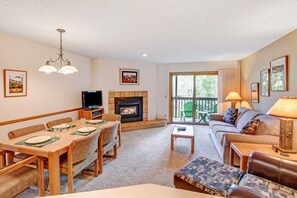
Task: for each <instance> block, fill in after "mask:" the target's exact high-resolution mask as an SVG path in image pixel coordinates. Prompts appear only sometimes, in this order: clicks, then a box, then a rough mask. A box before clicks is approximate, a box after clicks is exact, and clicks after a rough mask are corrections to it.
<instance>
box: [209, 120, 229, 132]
mask: <svg viewBox="0 0 297 198" xmlns="http://www.w3.org/2000/svg"><path fill="white" fill-rule="evenodd" d="M215 126H227V127H228V126H229V127H234V125H233V124H229V123H227V122H223V121H214V120H211V121H210V122H209V128H210V129H211V130H213V128H214V127H215Z"/></svg>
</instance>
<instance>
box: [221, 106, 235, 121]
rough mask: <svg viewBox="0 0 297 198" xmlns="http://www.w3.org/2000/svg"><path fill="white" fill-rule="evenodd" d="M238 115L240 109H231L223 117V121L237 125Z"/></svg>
mask: <svg viewBox="0 0 297 198" xmlns="http://www.w3.org/2000/svg"><path fill="white" fill-rule="evenodd" d="M237 114H238V109H236V108H229V109H228V110H227V111H226V113H225V115H224V117H223V121H224V122H227V123H229V124H235V121H236V119H237Z"/></svg>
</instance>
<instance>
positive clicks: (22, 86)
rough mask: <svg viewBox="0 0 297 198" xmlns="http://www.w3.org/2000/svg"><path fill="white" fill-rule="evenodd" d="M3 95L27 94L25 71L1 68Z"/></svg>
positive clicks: (16, 95)
mask: <svg viewBox="0 0 297 198" xmlns="http://www.w3.org/2000/svg"><path fill="white" fill-rule="evenodd" d="M3 72H4V73H3V79H4V97H19V96H27V71H21V70H11V69H4V70H3Z"/></svg>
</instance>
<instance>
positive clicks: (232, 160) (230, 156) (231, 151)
mask: <svg viewBox="0 0 297 198" xmlns="http://www.w3.org/2000/svg"><path fill="white" fill-rule="evenodd" d="M229 165H231V166H233V165H234V150H233V148H232V146H230V155H229Z"/></svg>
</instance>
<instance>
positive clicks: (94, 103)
mask: <svg viewBox="0 0 297 198" xmlns="http://www.w3.org/2000/svg"><path fill="white" fill-rule="evenodd" d="M81 99H82V108H83V109H96V108H98V107H101V106H102V91H83V92H81Z"/></svg>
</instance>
